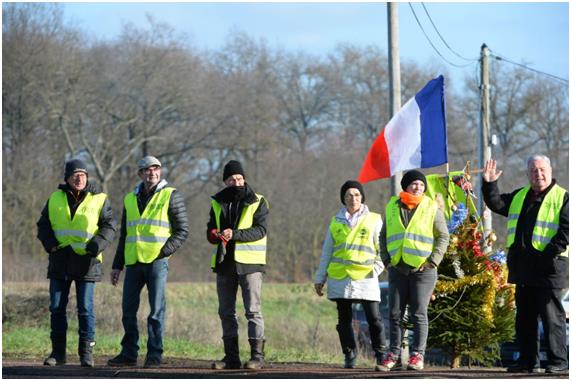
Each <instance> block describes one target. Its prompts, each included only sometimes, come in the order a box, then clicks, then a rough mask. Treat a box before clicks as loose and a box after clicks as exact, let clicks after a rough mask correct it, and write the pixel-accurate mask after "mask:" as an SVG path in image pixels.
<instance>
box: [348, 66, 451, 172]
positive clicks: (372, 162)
mask: <svg viewBox="0 0 571 381" xmlns="http://www.w3.org/2000/svg"><path fill="white" fill-rule="evenodd" d="M447 162H448V139H447V137H446V104H445V98H444V77H443V76H442V75H440V76H438V77H437V78H434V79H432V80H431V81H430V82H428V83H427V84H426V86H424V88H422V90H420V91H419V92H418V93H417V94H416V95H415V96H414V98H411V99H410V100H409V101H408V102H406V103H405V105H404V106H403V107H402V108H401V109H400V110H399V112H398V113H396V114H395V115H394V116H393V117H392V119H391V120H390V121H389V123H387V125H386V126H385V128H383V130H382V131H381V133H380V135H379V136H378V137H377V139H376V140H375V141H374V143H373V145H372V146H371V148H370V150H369V153H368V154H367V156H366V157H365V161H364V162H363V166H362V168H361V172H360V173H359V178H358V179H359V181H360V182H361V183H366V182H369V181H373V180H377V179H382V178H386V177H391V176H393V175H394V174H395V173H397V172H400V171H405V170H408V169H415V168H430V167H435V166H437V165H441V164H445V163H447Z"/></svg>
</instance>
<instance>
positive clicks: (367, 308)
mask: <svg viewBox="0 0 571 381" xmlns="http://www.w3.org/2000/svg"><path fill="white" fill-rule="evenodd" d="M137 165H138V171H137V174H138V176H139V178H140V179H141V181H140V182H139V183H138V184H137V185H136V187H135V188H134V190H133V191H132V192H129V193H128V194H127V195H125V197H124V206H123V213H122V219H121V223H120V224H118V223H117V221H116V220H115V218H114V216H113V212H112V210H111V207H110V205H109V200H108V197H107V195H106V194H104V193H102V192H101V191H100V190H99V189H98V188H97V186H96V185H95V184H94V183H92V182H90V181H89V179H88V170H87V166H86V164H85V163H84V162H83V161H82V160H79V159H74V160H70V161H68V162H67V163H66V165H65V171H64V183H63V184H60V185H59V187H58V190H56V191H55V192H53V193H52V195H51V196H50V197H49V199H48V201H47V203H46V205H45V207H44V209H43V210H42V213H41V216H40V219H39V220H38V223H37V226H38V238H39V240H40V241H41V243H42V245H43V247H44V249H45V251H46V252H47V253H48V255H49V261H48V278H49V280H50V284H49V293H50V319H51V320H50V323H51V332H50V339H51V343H52V351H51V353H50V354H49V356H48V357H47V358H46V359H45V361H44V364H45V365H48V366H57V365H63V364H65V363H66V361H67V357H66V342H67V336H66V334H67V318H66V307H67V303H68V296H69V291H70V287H71V284H72V283H74V282H75V287H76V297H77V314H78V322H79V343H78V355H79V359H80V363H81V366H85V367H93V366H94V359H93V348H94V346H95V315H94V309H93V295H94V291H95V282H98V281H101V278H102V275H103V271H102V254H101V253H102V252H103V251H104V250H105V249H106V248H107V247H108V246H109V244H110V243H111V242H112V241H113V240H114V238H115V235H116V233H117V230H119V242H118V245H117V250H116V253H115V257H114V259H113V265H112V271H111V274H110V278H111V283H112V284H113V285H117V284H118V283H119V280H120V276H121V273H122V272H123V270H125V275H124V281H123V291H122V292H123V295H122V323H123V328H124V335H123V338H122V340H121V351H120V353H119V354H118V355H117V356H115V357H113V358H111V359H109V360H108V361H107V364H108V365H109V366H114V367H121V366H135V365H137V359H138V354H139V353H138V352H139V344H138V342H139V331H138V327H137V311H138V308H139V304H140V294H141V291H142V288H143V287H146V288H147V290H148V294H149V305H150V313H149V316H148V319H147V333H148V339H147V353H146V356H145V360H144V367H147V368H156V367H160V366H161V365H162V364H163V363H164V359H163V332H164V323H165V308H166V297H165V287H166V280H167V275H168V266H169V265H168V258H169V257H170V256H171V255H172V254H174V253H175V252H176V251H177V249H178V248H180V247H181V245H182V244H183V243H184V241H185V240H186V238H187V236H188V231H189V227H188V218H187V215H186V208H185V205H184V200H183V198H182V196H181V195H180V193H179V192H178V191H177V190H176V188H174V187H173V186H171V185H170V184H169V183H168V182H167V181H166V180H164V179H162V178H161V169H162V164H161V162H160V161H159V159H157V158H156V157H154V156H145V157H143V158H142V159H141V160H139V161H138V163H137ZM551 170H552V169H551V163H550V160H549V158H547V157H546V156H544V155H534V156H531V157H530V158H529V160H528V162H527V175H528V179H529V185H528V186H526V187H523V188H520V189H518V190H516V191H514V192H512V193H510V194H500V193H499V191H498V188H497V180H498V178H499V176H500V175H501V171H498V170H497V169H496V162H495V161H494V160H491V161H489V162H487V163H486V165H485V167H484V170H483V175H482V177H483V180H484V181H483V187H482V189H483V192H484V199H485V201H486V203H487V205H488V206H489V207H490V208H491V209H492V210H493V211H494V212H497V213H499V214H502V215H505V216H507V217H508V237H507V242H508V248H509V252H508V267H509V270H510V277H511V278H510V281H511V282H512V283H515V284H516V286H517V288H516V305H517V317H516V336H517V339H518V343H519V345H520V349H521V357H520V361H519V362H518V364H517V366H516V367H512V368H510V369H508V371H513V372H536V371H538V370H539V369H540V364H539V360H538V359H537V358H536V357H538V356H537V351H538V349H537V348H536V347H535V344H536V339H535V336H534V337H532V338H529V337H530V336H533V335H530V334H529V332H530V331H529V330H530V329H532V330H533V329H534V327H535V329H536V330H537V318H538V317H541V319H542V321H543V324H544V329H545V333H546V336H547V337H548V345H549V348H550V350H549V351H548V365H547V368H546V369H545V371H547V372H550V373H558V372H564V371H566V370H567V369H568V361H567V355H566V353H564V350H565V351H566V346H565V343H564V340H565V331H564V329H565V316H564V313H563V333H562V332H561V311H562V307H561V302H560V297H559V299H558V296H559V295H560V291H561V289H564V288H567V287H568V269H567V268H566V266H563V265H564V264H567V266H568V252H567V245H568V198H569V197H568V192H567V191H566V190H564V189H563V188H561V187H560V186H559V185H557V184H556V183H555V180H553V179H552V177H551ZM222 181H223V183H224V187H223V188H222V189H221V190H220V191H219V192H218V193H216V194H215V195H213V196H212V197H211V209H210V214H209V221H208V223H207V229H206V239H207V240H208V241H209V242H210V243H211V244H213V245H214V246H213V247H214V250H213V253H212V257H211V267H212V270H213V271H214V272H215V273H216V290H217V296H218V302H219V303H218V304H219V305H218V315H219V317H220V321H221V325H222V341H223V345H224V354H225V355H224V357H223V358H222V359H221V360H220V361H214V362H213V363H212V368H213V369H239V368H241V367H244V368H246V369H261V368H263V367H264V365H265V349H264V346H265V341H266V340H265V334H264V319H263V316H262V308H261V307H262V299H261V289H262V279H263V274H264V272H265V266H266V252H267V233H268V213H269V204H268V201H267V200H266V198H265V197H264V196H263V195H261V194H258V193H256V192H255V191H254V190H253V189H252V187H251V185H250V184H249V183H248V182H247V181H246V174H245V172H244V169H243V167H242V164H241V163H240V162H238V161H235V160H230V161H229V162H228V163H226V165H225V166H224V169H223V175H222ZM428 181H430V182H431V184H433V182H432V180H428ZM400 185H401V187H402V192H400V194H399V195H397V196H395V197H392V198H391V199H390V201H389V202H388V204H387V205H386V208H385V210H384V221H383V218H382V217H381V214H379V213H375V212H373V211H371V210H369V208H368V207H367V205H366V204H365V192H364V189H363V186H362V184H360V183H359V182H358V181H353V180H349V181H346V182H345V183H344V184H343V185H342V186H341V190H340V201H341V204H342V206H341V207H340V209H339V211H338V212H337V213H336V214H335V215H334V216H333V217H332V218H331V221H330V223H329V227H328V230H327V234H326V236H325V240H324V243H323V249H322V254H321V258H320V264H319V267H318V269H317V271H316V273H315V280H314V288H315V292H316V293H317V294H318V295H319V296H322V295H324V291H325V290H326V292H327V298H328V299H330V300H332V301H334V302H335V303H336V307H337V311H338V324H337V326H336V329H337V332H338V334H339V341H340V344H341V349H342V352H343V354H344V367H345V368H355V367H356V366H357V344H356V340H355V336H354V332H353V328H352V305H353V304H354V303H360V304H361V305H362V307H363V310H364V312H365V315H366V319H367V322H368V325H369V328H370V329H369V331H370V335H371V343H372V348H373V351H374V356H375V366H374V369H375V370H376V371H391V370H398V369H409V370H416V371H418V370H422V369H423V368H424V364H425V360H424V356H425V351H426V342H427V337H428V318H427V309H428V304H429V301H430V298H431V295H432V292H433V289H434V286H435V284H436V281H437V268H438V265H439V264H440V262H441V261H442V259H443V257H444V255H445V253H446V250H447V246H448V242H449V232H448V228H447V223H446V219H447V218H449V217H450V211H449V209H448V208H446V205H444V207H442V206H441V205H440V206H439V203H438V202H437V201H435V200H434V199H433V198H432V197H430V196H429V195H431V190H430V189H429V188H430V187H429V183H428V182H427V176H425V175H424V174H423V173H422V172H420V171H418V170H410V171H408V172H406V173H404V175H403V177H402V181H401V183H400ZM431 187H432V188H435V186H431ZM444 187H445V188H446V190H445V191H446V192H449V185H448V183H445V185H444ZM465 190H466V189H461V190H460V192H457V189H455V188H454V186H452V192H454V193H455V194H460V195H462V194H463V192H464V191H465ZM433 193H434V190H432V194H433ZM464 200H466V198H464ZM468 200H469V198H468ZM118 225H119V228H118ZM530 258H531V259H530ZM537 258H540V259H537ZM538 261H539V262H541V264H542V265H543V269H545V272H544V273H542V272H541V271H540V272H539V273H536V274H535V275H534V276H532V277H531V278H532V280H530V276H529V269H528V268H529V267H530V266H533V265H534V264H535V265H537V264H538V263H539V262H538ZM564 267H565V268H564ZM383 271H388V279H389V337H390V339H389V343H388V344H387V340H386V335H385V332H384V331H385V329H384V324H383V318H382V316H381V314H380V312H379V302H380V297H381V295H380V289H379V283H378V277H379V275H380V274H381V273H382V272H383ZM536 272H537V271H536ZM512 275H513V276H512ZM238 287H240V288H241V292H242V299H243V301H244V309H245V315H246V319H247V322H248V323H247V324H248V328H247V332H248V342H249V344H250V357H249V359H248V360H247V361H246V362H245V363H242V361H241V358H240V353H239V345H238V344H239V339H238V322H237V317H236V297H237V291H238ZM546 299H549V301H548V302H547V303H546V302H545V300H546ZM542 301H543V302H542ZM558 301H559V303H558ZM405 309H408V316H409V319H410V321H411V322H412V325H413V341H412V344H411V346H410V356H409V358H408V362H407V363H406V364H403V363H402V362H401V353H400V348H401V342H402V330H401V323H402V322H401V320H402V318H403V315H404V313H405ZM533 322H535V323H533ZM534 324H535V326H534ZM561 340H563V345H562V344H561ZM561 348H563V349H561Z"/></svg>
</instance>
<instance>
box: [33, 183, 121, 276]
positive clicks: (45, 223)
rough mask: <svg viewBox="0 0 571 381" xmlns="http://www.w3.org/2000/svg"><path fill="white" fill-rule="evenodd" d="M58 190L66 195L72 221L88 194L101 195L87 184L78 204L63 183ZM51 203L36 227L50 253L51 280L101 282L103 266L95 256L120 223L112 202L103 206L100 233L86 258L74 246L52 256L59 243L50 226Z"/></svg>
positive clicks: (108, 240)
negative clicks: (114, 213)
mask: <svg viewBox="0 0 571 381" xmlns="http://www.w3.org/2000/svg"><path fill="white" fill-rule="evenodd" d="M58 189H60V190H63V191H64V192H66V194H67V201H68V205H69V209H70V212H71V216H72V218H73V215H74V214H75V211H76V210H77V208H78V207H79V205H81V203H82V202H83V200H84V199H85V196H86V195H87V193H92V194H99V193H101V190H100V189H99V187H98V186H97V185H95V184H94V183H91V182H88V183H87V186H86V187H85V190H84V191H82V192H80V197H79V199H78V200H77V201H76V200H75V198H74V197H73V196H72V195H71V189H70V187H69V185H67V184H60V186H59V187H58ZM48 202H49V201H48ZM48 202H46V205H45V206H44V209H43V210H42V214H41V216H40V219H39V220H38V222H37V224H36V225H37V227H38V234H37V237H38V239H39V240H40V242H41V243H42V245H43V247H44V250H45V251H46V252H47V253H48V254H49V263H48V278H50V279H69V280H78V281H89V282H99V281H101V278H102V276H103V266H102V264H101V262H100V261H99V259H97V258H96V257H97V255H98V254H99V253H101V252H102V251H104V250H105V249H106V248H107V247H108V246H109V244H110V243H111V242H112V241H113V239H114V238H115V232H116V231H117V222H116V220H115V218H114V217H113V211H112V210H111V206H110V204H109V199H106V200H105V203H104V204H103V208H102V209H101V213H100V215H99V220H98V227H99V230H98V232H97V234H96V235H95V236H94V237H93V238H91V240H90V241H89V242H88V243H87V247H86V251H87V253H86V254H85V255H78V254H76V253H75V251H73V249H72V248H71V246H65V247H62V248H59V249H58V250H56V251H55V252H53V253H52V252H51V251H52V249H53V248H55V247H57V246H59V242H58V240H57V238H56V236H55V233H54V231H53V229H52V225H51V223H50V216H49V208H48Z"/></svg>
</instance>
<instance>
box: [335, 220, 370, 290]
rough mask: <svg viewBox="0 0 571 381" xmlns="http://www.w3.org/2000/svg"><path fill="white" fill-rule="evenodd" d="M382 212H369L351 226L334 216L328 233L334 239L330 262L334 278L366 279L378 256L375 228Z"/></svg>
mask: <svg viewBox="0 0 571 381" xmlns="http://www.w3.org/2000/svg"><path fill="white" fill-rule="evenodd" d="M379 221H381V215H380V214H378V213H373V212H369V213H367V214H366V215H365V216H364V217H363V218H361V221H359V223H358V224H357V225H356V226H355V227H354V228H353V229H351V228H350V227H349V226H348V225H347V224H344V223H342V222H340V221H338V220H337V217H333V218H332V219H331V223H330V224H329V232H330V234H331V238H332V239H333V253H332V256H331V262H329V266H327V274H328V276H330V277H331V278H333V279H344V278H346V277H348V276H349V277H351V279H353V280H359V279H363V278H365V277H366V276H367V275H368V274H369V273H370V272H371V271H373V267H374V264H375V258H377V257H378V252H379V244H378V242H376V241H375V230H376V227H377V225H378V223H379Z"/></svg>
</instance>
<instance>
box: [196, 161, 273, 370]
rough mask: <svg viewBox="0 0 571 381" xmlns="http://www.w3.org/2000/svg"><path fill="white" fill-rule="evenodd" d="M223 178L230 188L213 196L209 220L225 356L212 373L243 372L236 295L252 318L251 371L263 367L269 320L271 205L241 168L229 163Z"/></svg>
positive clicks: (209, 238)
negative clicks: (266, 284) (265, 303)
mask: <svg viewBox="0 0 571 381" xmlns="http://www.w3.org/2000/svg"><path fill="white" fill-rule="evenodd" d="M222 180H223V181H224V184H225V185H226V187H225V188H224V189H222V190H221V191H220V192H218V193H216V194H215V195H214V196H212V201H211V209H210V220H209V221H208V224H207V230H206V236H207V239H208V241H209V242H210V243H212V244H215V245H217V248H216V250H215V252H214V254H213V255H212V258H211V267H212V270H213V271H214V272H215V273H216V290H217V293H218V304H219V306H218V315H219V316H220V320H221V321H222V340H223V341H224V354H225V356H224V358H223V359H222V360H221V361H217V362H214V363H213V364H212V368H213V369H238V368H240V366H241V363H240V353H239V349H238V320H237V318H236V294H237V292H238V286H240V288H241V289H242V299H243V301H244V308H245V309H246V319H247V320H248V341H249V343H250V348H251V357H250V360H249V361H247V362H246V363H245V364H244V368H246V369H260V368H262V367H263V366H264V342H265V337H264V319H263V317H262V299H261V296H262V276H263V272H264V265H265V264H266V233H267V223H268V212H269V210H268V202H267V201H266V199H265V198H264V196H262V195H260V194H256V193H255V192H254V191H253V190H252V188H251V187H250V185H249V184H248V183H247V182H246V175H245V174H244V170H243V168H242V165H241V164H240V163H239V162H238V161H235V160H230V161H229V162H228V163H227V164H226V165H225V166H224V174H223V176H222Z"/></svg>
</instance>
